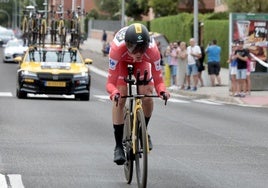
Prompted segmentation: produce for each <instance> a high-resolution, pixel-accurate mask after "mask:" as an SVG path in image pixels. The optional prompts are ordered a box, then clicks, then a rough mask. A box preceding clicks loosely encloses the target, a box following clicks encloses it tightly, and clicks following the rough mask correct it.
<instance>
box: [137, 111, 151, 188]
mask: <svg viewBox="0 0 268 188" xmlns="http://www.w3.org/2000/svg"><path fill="white" fill-rule="evenodd" d="M136 134H137V136H136V138H137V140H136V150H137V151H136V154H135V163H136V176H137V183H138V187H139V188H146V186H147V173H148V144H147V143H148V136H147V130H146V124H145V118H144V113H143V110H142V109H138V110H137V120H136Z"/></svg>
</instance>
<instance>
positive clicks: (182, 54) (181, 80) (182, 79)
mask: <svg viewBox="0 0 268 188" xmlns="http://www.w3.org/2000/svg"><path fill="white" fill-rule="evenodd" d="M187 55H188V54H187V47H186V42H181V43H180V51H179V54H178V58H179V59H178V60H179V61H178V73H177V75H178V85H179V86H180V89H184V87H185V84H186V72H187V71H186V70H187Z"/></svg>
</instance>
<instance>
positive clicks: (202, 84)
mask: <svg viewBox="0 0 268 188" xmlns="http://www.w3.org/2000/svg"><path fill="white" fill-rule="evenodd" d="M200 49H201V57H200V58H199V65H198V66H197V70H198V81H200V86H201V87H203V86H204V81H203V78H202V72H203V71H204V70H205V66H204V59H205V56H206V53H205V50H204V47H203V46H200Z"/></svg>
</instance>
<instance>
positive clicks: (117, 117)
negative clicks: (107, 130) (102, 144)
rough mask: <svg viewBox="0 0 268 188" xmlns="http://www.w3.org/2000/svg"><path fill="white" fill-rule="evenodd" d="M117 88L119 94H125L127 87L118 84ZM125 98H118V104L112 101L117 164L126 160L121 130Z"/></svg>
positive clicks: (121, 163) (115, 159)
mask: <svg viewBox="0 0 268 188" xmlns="http://www.w3.org/2000/svg"><path fill="white" fill-rule="evenodd" d="M118 90H119V91H120V93H121V95H126V94H127V87H126V86H125V85H124V86H118ZM125 101H126V99H122V98H119V102H118V104H116V102H114V104H113V110H112V117H113V127H114V137H115V150H114V162H115V163H116V164H117V165H123V164H124V163H125V161H126V157H125V154H124V150H123V142H122V141H123V131H124V113H123V112H124V106H125Z"/></svg>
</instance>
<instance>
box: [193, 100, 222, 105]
mask: <svg viewBox="0 0 268 188" xmlns="http://www.w3.org/2000/svg"><path fill="white" fill-rule="evenodd" d="M193 101H194V102H198V103H204V104H211V105H223V104H222V103H220V102H212V101H208V100H205V99H198V100H193Z"/></svg>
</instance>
